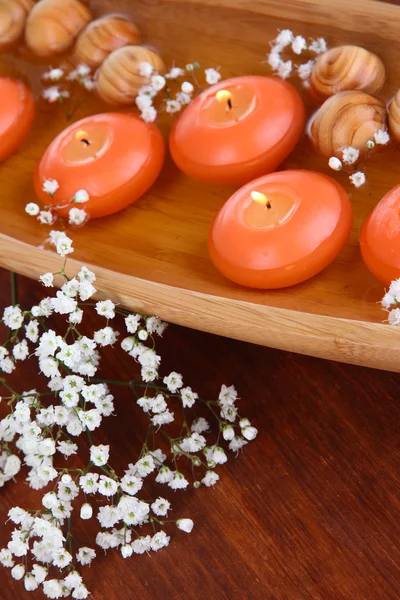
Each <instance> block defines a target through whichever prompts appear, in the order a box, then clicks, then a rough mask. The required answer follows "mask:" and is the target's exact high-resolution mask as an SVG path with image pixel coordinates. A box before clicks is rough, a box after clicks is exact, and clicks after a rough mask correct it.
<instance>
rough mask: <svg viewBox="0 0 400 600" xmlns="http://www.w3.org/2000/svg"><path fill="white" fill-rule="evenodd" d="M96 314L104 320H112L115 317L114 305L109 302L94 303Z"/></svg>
mask: <svg viewBox="0 0 400 600" xmlns="http://www.w3.org/2000/svg"><path fill="white" fill-rule="evenodd" d="M96 312H97V314H98V315H101V316H102V317H105V318H106V319H113V318H114V317H115V304H114V302H111V300H101V301H100V302H97V303H96Z"/></svg>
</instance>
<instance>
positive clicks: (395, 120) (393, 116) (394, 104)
mask: <svg viewBox="0 0 400 600" xmlns="http://www.w3.org/2000/svg"><path fill="white" fill-rule="evenodd" d="M388 121H389V130H390V133H391V136H392V138H393V139H395V140H396V142H400V90H398V91H397V92H396V95H395V96H394V98H393V100H392V101H391V103H390V104H389V110H388Z"/></svg>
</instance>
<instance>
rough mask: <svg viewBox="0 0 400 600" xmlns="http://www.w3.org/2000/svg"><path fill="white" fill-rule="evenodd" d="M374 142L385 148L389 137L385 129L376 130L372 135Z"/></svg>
mask: <svg viewBox="0 0 400 600" xmlns="http://www.w3.org/2000/svg"><path fill="white" fill-rule="evenodd" d="M374 140H375V143H376V144H380V145H383V146H385V145H386V144H388V143H389V142H390V135H389V133H388V132H387V131H386V130H385V129H378V131H375V133H374Z"/></svg>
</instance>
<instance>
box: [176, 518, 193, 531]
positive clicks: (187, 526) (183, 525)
mask: <svg viewBox="0 0 400 600" xmlns="http://www.w3.org/2000/svg"><path fill="white" fill-rule="evenodd" d="M176 526H177V528H178V529H180V530H181V531H184V532H185V533H191V532H192V529H193V526H194V523H193V521H192V519H178V520H177V521H176Z"/></svg>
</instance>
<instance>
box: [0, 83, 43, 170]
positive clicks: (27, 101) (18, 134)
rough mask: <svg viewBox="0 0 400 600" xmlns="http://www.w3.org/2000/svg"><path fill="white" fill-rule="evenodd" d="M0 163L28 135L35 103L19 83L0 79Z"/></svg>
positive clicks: (28, 91)
mask: <svg viewBox="0 0 400 600" xmlns="http://www.w3.org/2000/svg"><path fill="white" fill-rule="evenodd" d="M0 98H1V100H0V161H1V160H4V159H6V158H7V157H8V156H10V155H11V154H12V153H13V152H14V151H15V150H16V149H17V148H18V146H19V145H20V144H22V142H23V141H24V139H25V138H26V136H27V135H28V133H29V131H30V129H31V126H32V123H33V119H34V117H35V101H34V98H33V95H32V93H31V91H30V90H29V89H28V88H27V87H26V85H24V84H23V83H22V82H21V81H16V80H14V79H9V78H7V77H0Z"/></svg>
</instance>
